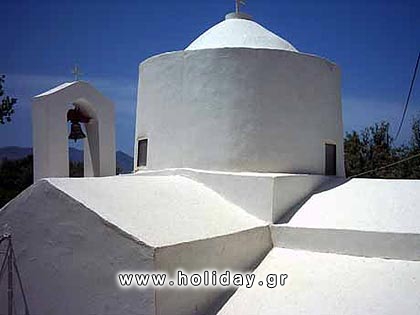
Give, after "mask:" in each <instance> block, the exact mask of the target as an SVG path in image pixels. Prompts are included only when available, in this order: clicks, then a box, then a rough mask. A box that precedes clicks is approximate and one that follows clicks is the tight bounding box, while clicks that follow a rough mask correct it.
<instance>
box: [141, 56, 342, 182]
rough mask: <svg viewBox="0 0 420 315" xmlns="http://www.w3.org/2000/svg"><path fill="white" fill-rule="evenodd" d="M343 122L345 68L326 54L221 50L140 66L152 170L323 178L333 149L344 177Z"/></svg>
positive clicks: (143, 128)
mask: <svg viewBox="0 0 420 315" xmlns="http://www.w3.org/2000/svg"><path fill="white" fill-rule="evenodd" d="M341 116H342V112H341V80H340V71H339V69H338V67H337V66H336V65H334V64H332V63H331V62H329V61H327V60H325V59H322V58H319V57H315V56H309V55H304V54H300V53H295V52H288V51H280V50H269V49H247V48H222V49H205V50H196V51H179V52H172V53H166V54H162V55H159V56H155V57H152V58H150V59H148V60H146V61H145V62H143V63H142V64H141V65H140V80H139V96H138V104H137V124H136V135H137V139H138V138H144V137H147V138H148V139H149V147H148V161H147V167H146V168H147V169H162V168H169V167H190V168H197V169H205V170H230V171H261V172H291V173H311V174H323V173H324V169H325V152H324V144H325V143H326V142H327V143H336V144H337V175H341V176H342V175H344V163H343V140H342V138H343V133H342V117H341ZM136 146H137V142H136ZM134 154H135V159H136V158H137V147H136V148H135V153H134Z"/></svg>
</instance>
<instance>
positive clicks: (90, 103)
mask: <svg viewBox="0 0 420 315" xmlns="http://www.w3.org/2000/svg"><path fill="white" fill-rule="evenodd" d="M114 121H115V114H114V104H113V103H112V102H111V101H110V100H109V99H107V98H106V97H104V96H103V95H102V94H101V93H99V91H97V90H96V89H95V88H94V87H93V86H92V85H90V84H89V83H87V82H83V81H73V82H69V83H64V84H62V85H59V86H57V87H55V88H53V89H51V90H49V91H47V92H45V93H42V94H39V95H37V96H35V97H34V98H33V102H32V128H33V154H34V180H35V181H36V180H38V179H41V178H45V177H68V176H69V155H68V151H69V149H68V141H69V139H71V140H74V141H77V140H79V139H83V140H84V176H95V177H97V176H111V175H115V169H116V168H115V166H116V161H115V159H116V158H115V126H114V124H115V122H114ZM67 122H70V123H71V130H70V134H69V133H68V130H67ZM82 125H83V126H84V129H85V130H86V134H85V133H84V132H83V129H82Z"/></svg>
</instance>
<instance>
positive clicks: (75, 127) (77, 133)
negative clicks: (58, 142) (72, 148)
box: [69, 121, 86, 142]
mask: <svg viewBox="0 0 420 315" xmlns="http://www.w3.org/2000/svg"><path fill="white" fill-rule="evenodd" d="M84 138H86V135H85V134H84V133H83V130H82V126H80V123H79V122H73V121H72V122H71V127H70V134H69V139H73V140H74V142H76V141H77V140H79V139H84Z"/></svg>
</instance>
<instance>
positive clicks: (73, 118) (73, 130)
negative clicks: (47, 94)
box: [67, 107, 90, 142]
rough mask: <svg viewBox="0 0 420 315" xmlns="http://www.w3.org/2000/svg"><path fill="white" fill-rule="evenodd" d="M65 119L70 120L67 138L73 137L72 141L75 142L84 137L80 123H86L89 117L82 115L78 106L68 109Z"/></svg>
mask: <svg viewBox="0 0 420 315" xmlns="http://www.w3.org/2000/svg"><path fill="white" fill-rule="evenodd" d="M67 121H70V122H71V126H70V134H69V139H73V140H74V142H76V141H77V140H79V139H84V138H86V135H85V134H84V133H83V130H82V126H80V123H81V122H82V123H88V122H89V121H90V118H89V117H87V116H86V115H84V114H83V113H82V111H81V110H80V108H78V107H76V108H74V109H70V110H69V111H68V112H67Z"/></svg>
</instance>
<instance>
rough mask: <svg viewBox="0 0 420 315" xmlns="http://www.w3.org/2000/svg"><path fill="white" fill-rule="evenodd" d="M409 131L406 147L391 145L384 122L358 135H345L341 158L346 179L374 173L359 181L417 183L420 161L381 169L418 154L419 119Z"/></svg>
mask: <svg viewBox="0 0 420 315" xmlns="http://www.w3.org/2000/svg"><path fill="white" fill-rule="evenodd" d="M411 131H412V135H411V140H410V141H409V144H408V145H400V146H395V145H394V143H393V139H392V137H391V136H390V128H389V123H387V122H381V123H377V124H375V125H373V126H371V127H368V128H365V129H364V130H363V131H361V132H360V133H358V132H356V131H353V132H351V133H346V136H345V138H344V156H345V167H346V174H347V176H354V175H359V174H363V173H364V172H367V171H371V170H376V171H374V172H369V173H367V174H363V175H361V177H373V178H406V179H419V178H420V157H419V158H412V159H409V160H407V161H405V162H402V163H398V164H395V165H393V166H391V167H387V168H383V167H384V166H387V165H389V164H392V163H396V162H399V161H402V160H404V159H407V158H411V157H413V156H415V155H416V154H419V153H420V118H416V119H414V120H413V122H412V126H411Z"/></svg>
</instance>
